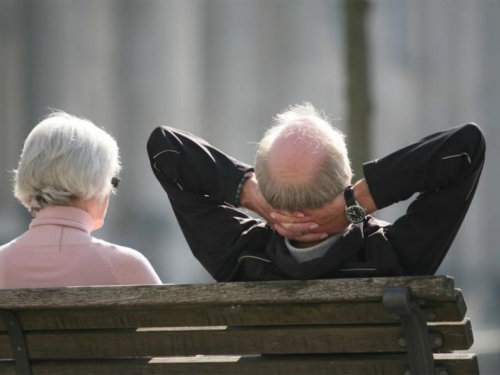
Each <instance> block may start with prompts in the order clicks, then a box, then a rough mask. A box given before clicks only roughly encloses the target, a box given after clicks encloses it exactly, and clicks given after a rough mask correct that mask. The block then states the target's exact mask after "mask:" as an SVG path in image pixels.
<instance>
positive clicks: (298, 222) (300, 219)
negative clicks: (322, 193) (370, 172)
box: [271, 179, 377, 241]
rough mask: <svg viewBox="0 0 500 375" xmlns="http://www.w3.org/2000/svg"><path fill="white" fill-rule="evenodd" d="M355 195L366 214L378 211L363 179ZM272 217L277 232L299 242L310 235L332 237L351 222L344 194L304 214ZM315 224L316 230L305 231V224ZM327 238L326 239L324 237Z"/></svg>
mask: <svg viewBox="0 0 500 375" xmlns="http://www.w3.org/2000/svg"><path fill="white" fill-rule="evenodd" d="M354 194H355V197H356V200H357V201H358V203H359V204H360V205H361V206H362V207H364V208H365V210H366V213H367V214H370V213H372V212H374V211H376V210H377V206H376V205H375V202H374V201H373V198H372V196H371V193H370V189H369V188H368V184H367V183H366V180H365V179H362V180H360V181H358V182H357V183H356V185H355V186H354ZM271 217H272V218H273V219H275V220H276V222H277V224H276V225H275V228H276V230H277V231H278V233H280V234H281V235H282V236H285V237H288V238H293V239H295V240H297V241H304V239H303V238H304V237H305V236H308V235H309V234H314V233H316V234H319V233H321V234H325V233H326V234H327V235H332V234H335V233H339V232H342V231H343V230H345V229H346V228H347V227H348V226H349V224H350V222H349V221H348V220H347V218H346V215H345V200H344V194H343V193H341V194H339V195H338V196H337V197H336V198H335V199H334V200H333V201H331V202H329V203H327V204H325V205H324V206H322V207H320V208H317V209H314V210H307V211H303V212H294V213H293V214H288V213H285V212H276V211H274V212H272V213H271ZM305 221H308V222H311V221H312V222H315V223H317V224H318V226H317V227H315V228H310V229H305V225H304V222H305ZM290 233H295V234H301V235H300V236H296V237H290ZM323 238H326V237H323Z"/></svg>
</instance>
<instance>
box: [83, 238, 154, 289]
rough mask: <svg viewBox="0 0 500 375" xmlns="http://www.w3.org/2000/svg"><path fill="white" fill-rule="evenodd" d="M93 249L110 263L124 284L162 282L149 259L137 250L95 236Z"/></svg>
mask: <svg viewBox="0 0 500 375" xmlns="http://www.w3.org/2000/svg"><path fill="white" fill-rule="evenodd" d="M92 249H93V250H94V252H95V253H96V255H97V256H99V257H100V258H102V259H103V260H105V261H106V262H107V263H108V265H109V267H111V268H112V269H113V270H114V272H116V273H117V274H118V276H119V278H120V279H121V280H122V281H123V283H124V284H146V283H147V284H160V283H161V281H160V279H159V277H158V275H157V274H156V272H155V270H154V269H153V266H152V265H151V263H150V262H149V260H148V259H147V258H146V257H145V256H144V255H143V254H142V253H141V252H139V251H137V250H134V249H132V248H130V247H125V246H121V245H117V244H114V243H111V242H107V241H104V240H100V239H97V238H94V237H93V238H92ZM127 280H128V281H127Z"/></svg>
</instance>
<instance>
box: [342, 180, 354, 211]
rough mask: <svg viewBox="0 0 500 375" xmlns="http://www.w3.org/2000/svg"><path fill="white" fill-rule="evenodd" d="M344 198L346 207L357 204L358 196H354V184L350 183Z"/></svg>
mask: <svg viewBox="0 0 500 375" xmlns="http://www.w3.org/2000/svg"><path fill="white" fill-rule="evenodd" d="M344 200H345V205H346V207H350V206H355V205H357V202H356V198H355V197H354V186H352V185H349V186H348V187H346V188H345V190H344Z"/></svg>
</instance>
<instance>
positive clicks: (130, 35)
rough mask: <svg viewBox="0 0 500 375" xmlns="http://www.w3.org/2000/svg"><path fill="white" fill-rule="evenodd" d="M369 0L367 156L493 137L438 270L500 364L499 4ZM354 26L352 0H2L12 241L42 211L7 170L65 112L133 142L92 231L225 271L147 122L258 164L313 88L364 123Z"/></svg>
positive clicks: (190, 268)
mask: <svg viewBox="0 0 500 375" xmlns="http://www.w3.org/2000/svg"><path fill="white" fill-rule="evenodd" d="M367 3H368V7H367V9H366V17H365V27H366V33H365V37H366V42H367V45H366V51H365V52H366V53H367V56H368V60H367V70H366V78H365V76H362V77H363V78H362V79H363V80H366V82H361V84H363V83H364V84H366V88H367V89H368V90H369V91H368V93H369V103H368V104H369V107H370V110H369V111H368V112H367V113H368V114H369V118H368V119H369V121H368V120H367V121H366V125H367V128H366V129H365V130H364V132H363V134H364V137H365V139H366V140H367V147H366V150H364V151H365V152H366V155H368V156H367V157H368V158H378V157H382V156H383V155H384V154H386V153H388V152H390V151H392V150H394V149H396V148H398V147H401V146H404V145H406V144H408V143H410V142H413V141H415V140H417V139H418V138H420V137H423V136H425V135H427V134H428V133H431V132H434V131H438V130H440V129H444V128H448V127H451V126H456V125H459V124H463V123H465V122H470V121H474V122H477V123H478V124H479V125H480V126H481V127H482V129H483V130H484V133H485V135H486V138H487V143H488V150H487V161H486V165H485V169H484V173H483V177H482V180H481V183H480V184H479V188H478V191H477V194H476V198H475V201H474V202H473V204H472V206H471V209H470V212H469V214H468V216H467V218H466V220H465V222H464V224H463V227H462V229H461V230H460V232H459V234H458V237H457V239H456V241H455V243H454V245H453V247H452V248H451V250H450V252H449V255H448V257H447V258H446V260H445V262H444V264H443V266H442V268H441V269H440V271H439V272H438V273H446V274H450V275H452V276H453V277H454V278H455V280H456V285H457V286H458V287H460V288H462V289H463V291H464V293H465V296H466V301H467V303H468V306H469V313H468V315H469V316H470V317H471V319H472V323H473V327H474V330H475V338H476V344H475V345H474V347H473V349H474V351H476V352H478V353H479V359H480V366H481V369H482V373H484V374H498V373H500V318H499V315H500V272H499V271H498V269H499V268H500V252H499V250H498V244H497V243H498V233H497V232H498V228H499V225H498V220H497V217H496V216H497V214H498V212H499V210H500V194H498V191H500V177H499V170H498V168H497V167H496V166H495V165H496V162H498V161H499V160H500V149H499V148H498V143H499V141H500V132H499V130H500V127H499V124H498V122H499V120H500V69H499V67H500V48H498V46H499V44H498V41H499V40H500V23H499V22H498V19H500V1H497V0H483V1H473V0H470V1H460V0H456V1H451V0H449V1H446V0H433V1H431V0H428V1H426V0H420V1H412V0H406V1H405V0H394V1H393V0H372V1H368V2H367ZM346 25H347V23H346V16H345V7H344V3H343V2H342V1H333V0H332V1H327V0H322V1H320V0H317V1H316V0H303V1H292V0H290V1H280V0H275V1H271V0H269V1H266V0H254V1H251V0H247V1H243V0H242V1H237V0H234V1H224V0H220V1H219V0H211V1H210V0H207V1H196V0H190V1H182V0H179V1H118V0H116V1H114V0H111V1H105V0H104V1H91V0H88V1H85V0H75V1H69V0H68V1H43V0H39V1H21V0H12V1H11V0H0V243H5V242H7V241H10V240H11V239H12V238H14V237H16V236H17V235H19V234H21V233H22V232H23V231H25V230H26V228H27V225H28V223H29V221H30V216H29V215H28V213H27V212H25V210H24V209H23V207H22V206H20V205H19V204H18V203H17V202H16V201H15V200H14V198H13V197H12V194H11V190H12V188H11V178H12V175H11V173H10V172H9V171H11V170H13V169H15V168H16V165H17V161H18V157H19V155H20V152H21V149H22V145H23V140H24V138H25V137H26V136H27V134H28V133H29V131H30V130H31V129H32V128H33V126H34V125H36V123H37V122H38V121H39V120H40V119H41V118H42V117H43V116H44V115H46V114H47V113H49V111H50V108H56V109H62V110H65V111H67V112H69V113H72V114H75V115H78V116H83V117H87V118H89V119H90V120H92V121H93V122H94V123H96V124H97V125H99V126H101V127H104V128H105V129H106V130H108V131H109V132H111V133H112V134H113V135H114V136H115V138H116V139H117V140H118V143H119V145H120V147H121V153H122V161H123V164H124V170H123V175H122V177H123V182H122V184H121V185H120V191H119V194H118V195H117V196H114V197H112V201H111V204H110V209H109V214H108V217H107V222H106V225H105V227H104V228H103V229H102V230H100V231H98V232H96V233H95V235H96V236H98V237H101V238H103V239H105V240H108V241H111V242H116V243H119V244H121V245H125V246H129V247H132V248H135V249H137V250H139V251H141V252H142V253H144V254H145V255H146V256H147V257H148V258H149V259H150V261H151V263H152V264H153V266H154V267H155V269H156V270H157V272H158V273H159V275H160V277H161V278H162V280H163V282H165V283H204V282H212V280H211V279H210V277H209V276H208V274H207V273H206V272H205V271H204V270H203V268H202V267H201V266H200V265H199V264H198V262H197V261H196V260H195V259H194V258H193V257H192V255H191V253H190V251H189V248H188V247H187V244H186V242H185V240H184V238H183V236H182V234H181V233H180V230H179V228H178V226H177V223H176V222H175V219H174V217H173V215H172V212H171V208H170V205H169V203H168V200H167V198H166V196H165V195H164V194H163V192H162V190H161V188H160V185H159V184H158V183H157V182H156V181H155V179H154V176H153V174H152V173H151V171H150V167H149V164H148V160H147V157H146V149H145V145H146V141H147V138H148V136H149V134H150V132H151V131H152V130H153V129H154V127H156V126H158V125H169V126H174V127H178V128H181V129H184V130H188V131H191V132H194V133H196V134H198V135H200V136H202V137H204V138H206V139H207V140H208V141H210V142H211V143H213V144H214V145H216V146H217V147H219V148H221V149H222V150H224V151H226V152H228V153H229V154H231V155H233V156H235V157H236V158H239V159H241V160H243V161H245V162H248V163H251V162H252V161H253V155H254V150H255V142H257V141H258V140H259V139H260V137H261V136H262V134H263V132H264V130H265V128H266V127H267V126H269V123H270V121H271V119H272V117H273V116H274V115H275V114H276V113H277V112H279V111H281V110H283V109H284V108H285V107H286V106H288V105H289V104H296V103H300V102H303V101H310V102H312V103H313V104H314V105H315V106H316V107H317V108H320V109H322V110H324V111H325V112H326V113H327V114H329V115H331V117H332V118H333V119H334V125H335V126H337V127H338V128H340V129H341V130H342V131H344V132H346V133H348V134H350V133H352V131H350V130H352V129H349V127H348V121H347V120H348V119H349V114H350V115H352V112H350V110H349V108H350V107H349V104H350V101H349V100H348V98H351V97H350V96H348V92H347V91H348V90H347V87H348V79H347V77H348V74H347V73H348V71H349V69H348V68H349V66H347V65H348V64H347V63H346V61H349V60H348V59H347V58H346V57H347V51H348V50H349V49H348V47H353V46H352V45H349V43H346V42H345V40H346V39H347V36H348V35H347V34H346V29H347V28H346ZM358 77H359V75H358ZM351 104H352V103H351ZM353 151H354V150H353ZM359 163H360V161H359V160H355V167H356V166H357V165H359ZM360 177H361V176H360ZM404 209H405V204H402V205H399V206H396V207H391V208H389V209H386V210H383V211H382V212H380V214H379V216H380V217H382V218H383V219H386V220H393V219H394V218H396V217H397V216H399V215H400V214H401V213H402V212H403V210H404Z"/></svg>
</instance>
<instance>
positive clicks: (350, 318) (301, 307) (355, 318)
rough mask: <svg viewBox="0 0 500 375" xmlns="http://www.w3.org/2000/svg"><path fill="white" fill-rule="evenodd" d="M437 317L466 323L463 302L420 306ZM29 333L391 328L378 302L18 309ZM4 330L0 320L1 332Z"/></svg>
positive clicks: (458, 300) (461, 300)
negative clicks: (373, 325)
mask: <svg viewBox="0 0 500 375" xmlns="http://www.w3.org/2000/svg"><path fill="white" fill-rule="evenodd" d="M422 307H423V308H424V309H425V310H426V311H429V312H432V313H434V314H435V315H436V317H435V318H434V319H432V321H462V320H463V319H464V317H465V308H464V305H463V299H458V298H457V300H456V301H454V302H435V301H429V302H428V303H427V304H426V305H425V306H422ZM17 316H18V319H19V320H20V322H21V325H22V327H23V328H24V329H25V330H59V329H103V328H138V327H179V326H180V327H186V326H209V325H218V326H220V325H226V326H247V325H253V326H255V325H300V324H311V323H312V324H367V323H393V322H396V321H397V320H396V319H395V318H394V317H393V316H391V315H390V314H388V313H387V312H385V310H384V309H383V307H382V304H381V303H380V302H338V303H330V304H327V303H311V304H269V305H224V306H213V305H208V306H207V305H203V306H165V307H162V308H158V307H148V306H143V307H122V308H101V309H95V308H93V309H81V308H79V309H55V310H20V311H19V312H18V313H17ZM2 330H5V325H4V323H3V322H1V321H0V331H2Z"/></svg>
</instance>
